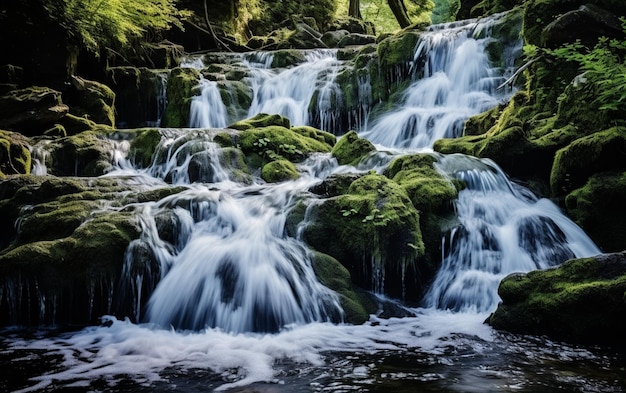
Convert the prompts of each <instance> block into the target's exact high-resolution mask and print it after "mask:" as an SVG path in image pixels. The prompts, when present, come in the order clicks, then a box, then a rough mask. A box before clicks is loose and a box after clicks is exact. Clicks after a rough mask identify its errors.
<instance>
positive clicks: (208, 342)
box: [5, 21, 607, 391]
mask: <svg viewBox="0 0 626 393" xmlns="http://www.w3.org/2000/svg"><path fill="white" fill-rule="evenodd" d="M481 28H484V26H480V25H479V22H476V21H473V22H470V23H467V24H463V25H462V26H460V27H458V26H457V27H454V28H451V27H449V26H448V27H439V28H433V29H432V30H431V31H430V32H428V33H426V34H425V37H424V39H423V40H422V41H421V43H420V45H419V47H418V48H416V62H417V61H418V59H420V58H423V57H426V62H425V64H426V66H425V70H424V78H422V79H419V80H416V81H415V82H414V83H413V84H412V85H411V86H410V88H409V89H407V91H406V93H405V94H404V96H403V99H402V102H400V103H398V109H397V110H394V111H393V112H391V113H389V114H388V115H384V116H382V117H380V118H378V119H376V120H375V121H374V122H373V126H372V127H371V128H369V129H367V130H364V131H363V132H362V135H364V136H367V137H368V138H369V139H371V140H372V141H374V142H376V143H377V144H378V146H379V149H381V150H384V149H386V148H388V149H389V150H394V151H395V152H394V153H393V154H394V155H398V154H405V153H407V152H409V153H410V152H415V151H422V150H424V149H426V150H428V148H430V147H431V146H432V143H433V141H434V140H436V139H438V138H442V137H455V136H458V135H459V134H460V131H461V125H462V123H463V121H464V120H465V119H467V118H468V117H469V116H471V115H472V114H476V113H479V112H481V111H483V110H485V109H487V108H489V107H490V106H492V105H495V104H496V103H497V102H498V101H499V100H501V99H504V98H505V97H506V96H505V95H502V96H501V95H500V94H503V93H501V92H497V91H496V90H495V87H496V86H497V85H498V84H499V83H500V82H501V80H502V73H503V70H497V69H494V68H491V66H490V65H489V64H488V62H487V57H486V55H485V52H484V39H476V38H473V36H472V32H475V31H476V30H479V29H481ZM308 56H309V57H308V58H307V62H306V63H303V64H302V65H300V66H298V67H293V68H290V69H286V70H284V71H282V72H280V73H277V72H276V71H274V70H270V69H268V68H267V67H266V66H267V64H269V63H268V61H267V58H264V59H265V61H263V62H259V63H256V65H253V66H251V67H253V69H254V71H253V73H254V75H255V77H254V84H255V86H254V89H253V90H254V92H255V93H254V101H253V103H252V106H251V108H250V114H251V115H254V114H256V113H258V112H268V113H280V114H282V115H284V116H288V117H289V118H290V119H291V122H292V124H309V121H310V119H309V118H308V116H309V113H308V105H309V101H310V99H311V96H312V94H313V92H314V91H315V89H316V88H318V87H319V84H320V77H319V76H320V74H324V76H323V77H322V78H321V80H323V81H324V83H326V85H327V86H326V87H327V88H326V89H324V90H325V91H335V90H334V89H335V87H333V79H334V72H336V66H337V60H336V58H335V57H334V55H333V54H332V52H330V51H321V52H312V53H309V55H308ZM261 64H263V65H261ZM203 83H204V85H203V86H204V87H205V88H203V93H202V95H201V96H200V97H198V98H197V99H195V100H194V101H193V102H192V111H193V114H192V117H191V120H190V122H191V125H192V126H193V127H199V128H211V127H223V126H225V125H226V124H227V123H228V122H229V121H232V120H233V119H227V115H226V113H227V112H226V110H225V108H224V107H223V104H222V105H221V106H220V105H219V104H220V103H221V100H218V97H219V92H216V89H215V86H214V85H213V84H212V83H211V82H209V81H206V82H203ZM332 94H339V93H338V92H336V91H335V93H332ZM217 101H220V102H219V103H218V102H217ZM319 102H320V105H321V106H323V109H324V111H322V112H324V113H327V114H329V113H331V112H332V111H331V109H332V108H330V107H329V106H328V102H330V100H328V99H325V98H324V99H320V100H319ZM323 122H324V123H329V124H330V123H332V122H333V118H332V116H331V115H328V117H326V118H325V119H324V120H323ZM190 135H192V136H190ZM398 149H402V150H401V151H398ZM222 153H223V152H222V150H221V149H220V148H219V147H217V145H215V144H213V143H212V142H211V134H210V132H206V133H205V132H200V131H198V132H196V134H185V135H184V134H179V133H172V134H171V135H170V137H169V138H164V140H163V141H162V145H161V151H160V153H159V154H158V155H160V156H161V157H162V159H161V160H160V161H155V162H154V163H153V164H152V165H151V166H150V167H149V168H147V169H142V170H140V169H135V168H133V167H132V165H130V164H129V163H128V162H123V161H120V163H121V164H120V168H119V171H118V172H117V173H116V172H113V173H111V174H109V176H116V175H120V176H124V177H133V178H135V179H136V182H137V183H138V184H142V185H143V186H145V187H148V188H150V187H155V186H157V187H164V186H168V185H169V184H174V185H183V186H185V187H186V190H185V191H183V192H180V193H178V194H175V195H172V196H169V197H167V198H165V199H162V200H160V201H158V202H150V203H145V204H141V205H138V206H135V207H136V208H137V209H139V210H141V212H142V226H143V230H144V234H143V236H142V238H141V239H140V240H138V241H137V242H136V243H134V244H133V245H131V247H130V248H129V258H128V260H127V263H128V269H127V270H128V271H129V272H133V273H132V274H133V275H132V277H129V278H128V279H129V282H128V288H129V291H130V293H131V296H134V298H135V299H136V301H135V302H136V304H137V306H136V307H135V310H134V315H130V316H129V317H131V318H134V321H142V323H133V322H130V321H129V320H127V321H119V320H116V319H114V318H111V317H105V319H104V322H105V324H104V326H101V327H92V328H88V329H85V330H83V331H81V332H79V333H73V334H68V335H61V336H57V337H52V338H38V339H35V340H26V339H24V340H20V339H16V340H14V341H12V342H11V343H10V345H8V349H5V350H6V351H15V352H16V353H18V352H19V351H34V352H36V351H37V350H40V349H41V350H45V351H46V352H47V353H48V354H50V355H51V356H57V355H58V356H59V359H61V360H57V363H56V366H55V367H54V369H53V370H50V371H49V372H47V373H45V374H44V375H40V376H37V377H34V378H32V380H31V381H30V382H32V383H31V384H29V386H28V387H26V388H24V389H23V390H22V391H37V390H43V389H56V388H59V389H62V388H63V387H74V388H82V389H83V390H85V391H87V390H86V389H91V388H90V386H91V383H93V381H97V380H99V381H104V384H105V385H107V386H119V384H120V383H122V382H123V381H126V380H128V379H129V378H130V379H131V380H132V383H133V386H135V388H136V389H144V388H145V389H148V390H152V389H153V388H154V387H155V386H157V387H159V389H161V390H162V391H166V390H169V389H173V388H176V385H177V384H184V383H189V381H195V379H194V378H195V377H194V375H197V374H198V373H199V374H200V375H204V376H206V378H204V377H198V382H197V386H196V385H194V386H193V387H189V386H188V387H186V388H183V390H185V391H206V390H213V389H215V390H228V389H233V390H234V391H237V388H240V387H245V386H248V385H254V384H255V383H256V384H258V383H259V382H265V383H272V384H273V387H275V389H273V388H270V390H276V391H297V390H299V391H367V390H369V389H370V388H372V387H373V386H375V385H376V384H378V383H380V382H377V381H381V380H386V381H387V383H388V381H404V382H405V383H409V384H411V383H412V384H414V386H428V384H429V383H430V384H435V386H436V384H446V383H447V382H445V381H446V380H447V379H448V378H450V379H454V378H456V379H457V381H458V380H461V382H459V386H461V387H460V388H459V389H461V390H464V391H495V390H505V391H513V390H517V389H523V388H528V387H529V386H532V384H533V381H532V377H528V376H525V375H524V373H525V369H524V368H523V367H520V366H514V365H513V366H512V365H510V364H508V363H507V362H506V360H504V359H503V360H502V363H496V364H492V365H490V366H488V365H487V366H486V364H490V362H493V361H494V360H493V357H494V356H495V358H498V357H500V356H504V355H502V354H505V353H507V351H509V356H512V355H511V353H515V354H517V355H515V356H519V357H523V356H527V348H529V347H530V346H531V344H528V343H527V344H519V343H516V342H515V339H513V340H511V339H509V338H505V337H503V336H501V335H499V334H497V333H495V332H494V331H493V330H492V329H491V328H489V327H488V326H486V325H484V324H483V321H484V320H485V318H486V317H487V315H488V314H489V313H490V312H491V311H493V310H494V308H495V306H496V305H497V302H498V301H499V299H498V297H497V293H496V290H497V285H498V283H499V282H500V280H501V279H502V278H503V277H504V276H506V275H507V274H509V273H512V272H518V271H529V270H532V269H537V268H540V269H541V268H546V267H549V266H553V265H556V264H559V263H561V262H563V261H564V260H565V259H567V258H571V257H582V256H589V255H593V254H597V253H599V250H598V249H597V247H596V246H595V245H594V244H593V243H592V242H591V241H590V240H589V239H588V238H587V237H586V236H585V235H584V233H582V231H581V230H580V229H579V228H578V227H576V226H575V225H574V224H573V223H572V222H571V221H569V220H568V219H567V218H565V217H564V216H563V215H562V214H561V213H560V212H559V211H558V209H557V207H556V206H555V205H553V204H552V203H551V202H549V201H547V200H545V199H538V198H536V197H534V196H533V195H532V194H530V192H529V191H527V190H525V189H523V188H521V187H520V186H518V185H515V184H513V183H511V182H510V181H509V180H508V179H507V177H506V175H505V174H504V173H502V172H501V170H500V169H499V168H498V167H497V165H495V163H492V162H490V161H488V160H478V159H474V158H472V157H466V156H460V155H452V156H442V157H441V158H440V159H439V161H438V164H437V165H438V167H439V169H440V170H441V172H442V173H445V174H447V175H448V176H451V177H456V178H459V179H462V180H464V181H466V183H467V184H468V188H467V189H466V190H464V191H462V192H461V193H460V195H459V199H458V201H457V203H456V209H457V213H458V218H459V221H460V223H461V224H460V225H459V227H458V228H456V229H455V230H453V231H452V232H451V233H450V235H449V237H447V238H446V239H444V240H443V246H444V247H443V248H444V252H443V255H442V268H441V270H440V271H439V273H438V274H437V277H436V278H435V281H434V283H433V285H432V287H431V290H430V291H429V293H428V295H427V297H426V299H425V305H424V308H417V309H412V310H411V311H412V312H414V313H415V314H416V316H415V317H406V318H391V319H381V318H379V317H377V316H375V315H373V316H371V319H370V321H369V322H368V323H365V324H363V325H359V326H352V325H346V324H342V323H337V322H339V321H341V319H342V310H341V309H340V306H339V304H338V301H337V297H336V295H335V294H334V293H333V292H332V291H330V290H329V289H327V288H325V287H324V286H322V285H321V284H320V283H319V282H318V281H317V279H316V278H315V275H314V273H313V270H312V267H311V260H310V257H309V252H308V250H307V246H306V244H304V243H303V242H301V241H300V240H298V239H295V238H292V237H289V236H288V235H287V234H286V230H285V223H286V220H287V217H288V213H289V212H290V210H291V209H292V208H293V207H294V206H296V204H297V203H298V202H299V201H300V200H302V198H310V195H308V193H307V192H306V191H307V189H308V188H309V187H311V186H312V185H314V184H316V183H318V182H320V181H321V180H322V179H323V178H325V177H326V176H328V175H330V174H331V173H335V172H346V171H355V170H356V169H355V168H352V167H339V166H337V164H336V163H335V162H334V160H332V159H331V158H330V157H329V156H325V155H318V156H315V157H312V158H311V159H310V160H308V161H307V162H305V163H303V164H302V165H301V166H300V168H299V169H300V171H301V177H300V179H298V180H296V181H293V182H284V183H280V184H265V183H263V182H262V181H260V180H258V179H257V180H254V181H252V182H243V183H242V182H238V181H237V177H236V176H234V175H233V174H232V173H229V171H228V170H227V169H225V168H223V167H222V166H221V165H220V164H219V163H220V154H222ZM200 158H202V160H204V161H203V162H206V163H208V164H207V167H210V169H207V171H208V172H210V175H207V177H202V181H197V182H196V183H193V182H191V180H190V169H189V168H190V165H193V162H197V160H199V159H200ZM370 169H374V170H380V168H379V167H378V166H374V164H371V165H369V166H368V164H363V165H362V166H361V167H359V169H358V171H362V172H366V171H368V170H370ZM190 183H191V184H190ZM164 215H169V217H170V218H171V219H172V222H175V223H176V225H177V226H176V228H177V230H176V234H177V238H176V239H175V240H171V239H170V241H169V242H166V241H164V240H163V239H161V238H160V237H159V236H158V229H157V226H158V224H157V220H158V219H159V218H162V217H163V216H164ZM143 246H145V247H147V248H148V249H149V250H150V252H151V255H153V259H154V262H155V263H154V265H150V264H148V265H141V264H139V265H140V266H139V268H137V266H135V264H134V263H135V261H134V260H133V256H132V255H133V254H132V251H133V249H134V247H138V249H139V248H140V247H143ZM156 282H158V284H156V287H155V288H154V292H153V293H152V296H151V297H150V299H149V300H148V302H147V308H146V309H144V310H142V309H141V307H140V305H141V303H142V300H141V296H142V290H143V289H144V288H145V286H146V285H155V283H156ZM268 332H269V333H268ZM550 345H553V346H554V351H555V352H560V353H561V356H563V357H564V358H567V359H570V360H571V361H572V362H576V361H585V362H591V363H594V362H596V361H597V362H600V360H598V359H597V358H596V356H595V355H593V354H591V353H589V352H587V351H584V350H576V349H573V348H569V347H566V346H557V345H554V344H550ZM533 351H535V353H536V355H534V356H537V357H538V358H541V357H542V356H543V357H546V358H550V357H551V356H553V354H552V352H550V351H548V352H547V353H544V352H542V351H545V348H541V346H539V347H538V348H534V349H533ZM404 356H406V357H407V358H408V359H410V361H411V362H415V367H416V370H414V371H412V372H409V373H408V374H407V373H406V372H405V373H404V374H402V372H400V371H395V369H394V368H391V371H387V372H385V371H384V370H383V369H384V367H382V366H381V364H382V363H381V362H384V361H383V360H381V359H386V358H387V357H392V358H395V357H398V358H403V357H404ZM490 358H491V359H492V360H489V359H490ZM562 361H563V362H565V361H566V360H562ZM420 364H421V365H422V366H420ZM425 366H428V367H425ZM420 367H423V368H422V369H420ZM442 367H443V368H442ZM455 367H456V368H457V369H458V370H460V371H458V372H459V373H460V374H454V373H452V372H450V371H449V370H450V369H452V368H455ZM381 370H383V371H381ZM434 370H437V371H434ZM535 371H537V370H535ZM203 373H204V374H203ZM300 378H303V379H302V380H301V379H300ZM302 381H304V382H302ZM407 381H408V382H407ZM557 382H558V381H557ZM194 383H195V382H194ZM290 384H293V386H291V387H290V386H289V385H290ZM420 384H421V385H420ZM583 385H584V386H585V387H586V388H589V387H592V388H594V389H603V388H606V387H607V385H604V384H602V383H596V384H595V385H594V383H593V381H585V382H584V383H583ZM257 386H258V385H257ZM393 386H395V385H393V384H390V385H389V389H392V390H393V389H394V388H393ZM431 386H433V385H431ZM568 386H579V385H577V384H576V383H575V382H570V385H568ZM383 389H387V388H383ZM112 390H115V389H112ZM157 390H158V389H157ZM452 390H455V389H454V388H452ZM240 391H244V390H240ZM537 391H540V390H537Z"/></svg>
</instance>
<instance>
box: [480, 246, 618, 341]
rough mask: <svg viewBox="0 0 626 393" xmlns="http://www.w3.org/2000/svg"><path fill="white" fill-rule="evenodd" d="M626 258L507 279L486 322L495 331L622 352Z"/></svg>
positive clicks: (612, 256) (593, 259)
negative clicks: (548, 338) (611, 348)
mask: <svg viewBox="0 0 626 393" xmlns="http://www.w3.org/2000/svg"><path fill="white" fill-rule="evenodd" d="M625 293H626V254H625V253H623V252H622V253H617V254H604V255H599V256H597V257H591V258H582V259H574V260H569V261H567V262H565V263H563V264H562V265H561V266H559V267H557V268H553V269H549V270H544V271H532V272H530V273H527V274H514V275H511V276H508V277H506V278H505V279H504V280H503V281H502V282H501V283H500V287H499V289H498V294H499V295H500V297H501V298H502V303H501V304H500V305H499V306H498V309H497V310H496V311H495V312H494V313H493V314H492V315H491V316H490V317H489V318H488V319H487V323H489V324H490V325H491V326H493V327H494V328H496V329H502V330H507V331H511V332H515V333H522V334H532V335H541V336H544V335H545V336H549V337H551V338H553V339H557V340H565V341H570V342H574V343H584V344H600V345H610V346H612V347H619V348H626V337H625V336H624V330H625V329H626V320H625V319H624V314H625V313H626V298H625V297H624V294H625Z"/></svg>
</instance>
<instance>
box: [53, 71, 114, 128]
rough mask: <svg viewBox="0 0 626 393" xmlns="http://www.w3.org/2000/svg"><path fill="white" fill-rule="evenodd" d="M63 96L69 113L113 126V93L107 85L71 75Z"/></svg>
mask: <svg viewBox="0 0 626 393" xmlns="http://www.w3.org/2000/svg"><path fill="white" fill-rule="evenodd" d="M64 97H65V99H66V101H67V103H68V105H69V106H70V113H71V114H73V115H75V116H78V117H84V118H86V119H89V120H92V121H93V122H94V123H96V124H104V125H106V126H109V127H113V126H115V111H114V108H115V93H114V92H113V90H111V88H110V87H108V86H107V85H105V84H103V83H100V82H96V81H91V80H87V79H84V78H81V77H78V76H74V75H72V77H71V88H70V89H68V90H67V91H66V92H65V95H64Z"/></svg>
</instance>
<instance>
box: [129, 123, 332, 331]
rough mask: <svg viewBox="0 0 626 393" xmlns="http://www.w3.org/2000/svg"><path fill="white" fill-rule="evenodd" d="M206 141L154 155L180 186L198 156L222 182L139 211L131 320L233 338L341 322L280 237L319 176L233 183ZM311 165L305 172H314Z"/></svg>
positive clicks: (298, 251)
mask: <svg viewBox="0 0 626 393" xmlns="http://www.w3.org/2000/svg"><path fill="white" fill-rule="evenodd" d="M192 134H193V133H192ZM210 135H211V134H210V133H207V132H198V133H196V134H195V135H193V136H192V137H190V136H189V134H188V133H181V134H180V135H178V136H176V135H174V136H172V137H170V138H164V139H163V141H162V143H161V145H160V146H159V151H158V152H157V153H156V156H163V157H164V158H163V159H162V160H161V161H162V162H159V161H158V160H156V161H155V162H154V163H153V165H152V167H151V168H148V169H147V170H146V172H147V174H149V175H150V176H154V177H157V178H161V179H163V180H169V181H171V182H172V183H174V184H189V183H190V182H189V178H188V172H189V165H190V162H191V161H192V160H193V157H194V152H200V153H201V154H204V155H207V156H208V158H209V159H208V161H209V162H210V166H211V167H212V172H213V173H215V174H216V175H215V176H213V177H211V178H210V179H206V183H204V182H203V183H195V184H193V185H190V186H189V188H188V189H187V190H186V191H183V192H180V193H178V194H175V195H173V196H170V197H168V198H165V199H162V200H161V201H159V202H153V203H148V204H145V205H144V206H143V207H142V209H141V211H142V229H143V230H142V233H143V236H142V238H141V239H140V240H139V241H136V242H134V243H133V244H132V245H131V247H129V249H128V251H127V256H126V258H127V260H126V262H125V267H124V270H125V272H127V273H129V274H127V276H126V280H127V283H126V285H125V287H126V288H127V291H128V293H129V295H130V296H132V297H133V299H134V301H133V302H132V303H133V314H134V318H135V320H137V321H139V320H141V319H142V315H145V318H144V319H145V320H146V321H148V322H150V323H154V324H157V325H160V326H164V327H169V326H174V327H175V328H177V329H193V330H199V329H205V328H220V329H223V330H225V331H229V332H251V331H256V332H266V331H272V332H274V331H278V330H280V329H281V328H283V327H285V326H288V325H290V324H305V323H309V322H315V321H319V322H321V321H331V320H332V321H340V320H341V319H342V316H341V315H342V310H341V307H340V306H339V303H338V300H337V298H336V295H335V294H334V293H333V292H332V291H330V290H329V289H327V288H326V287H324V286H322V285H321V284H320V283H319V282H318V281H317V279H316V276H315V274H314V272H313V269H312V266H311V260H310V259H309V253H308V250H307V248H306V246H305V245H304V243H302V242H301V241H299V240H297V239H294V238H291V237H288V236H286V235H285V233H284V227H285V221H286V218H287V215H288V213H289V211H290V210H291V208H292V207H293V205H294V204H295V203H296V202H297V201H298V200H299V199H298V198H297V195H298V194H300V193H301V192H303V191H304V190H305V189H306V188H307V187H308V186H310V185H311V184H312V182H314V181H315V179H314V178H312V177H309V176H303V179H302V181H300V182H299V183H296V184H291V183H285V184H278V185H265V184H253V185H249V186H248V185H244V184H238V183H236V182H232V181H230V180H229V179H228V171H227V170H226V169H224V168H222V167H221V164H220V161H221V160H220V149H219V147H218V146H217V145H216V144H215V143H213V142H210V141H209V140H208V139H209V137H210ZM195 154H198V153H195ZM314 165H315V164H313V166H312V167H311V169H309V171H311V172H314V171H315V170H314V169H313V167H314ZM318 165H319V164H318ZM219 174H221V175H219ZM164 217H166V222H168V223H170V224H168V225H169V226H170V227H171V226H172V225H173V229H172V231H174V232H175V233H176V234H177V236H178V238H177V239H175V240H169V241H166V240H164V239H163V238H166V239H168V238H170V237H171V236H172V235H163V234H162V233H160V232H159V229H158V227H159V225H158V224H157V221H161V222H162V221H163V220H164ZM161 227H162V225H161ZM161 232H163V230H161ZM144 249H148V250H149V252H148V253H147V254H148V255H149V257H147V259H148V260H149V261H146V252H144V251H143V250H144ZM133 258H134V259H133ZM155 274H156V275H159V274H160V278H159V277H155ZM144 281H146V283H147V285H148V286H149V287H150V289H154V291H153V292H152V294H151V296H150V299H149V301H148V303H147V309H146V310H145V312H144V311H142V310H140V309H139V308H140V305H141V298H142V296H143V294H144V293H145V292H146V290H145V289H144V288H143V286H144V284H146V283H144ZM157 282H158V284H156V283H157ZM155 284H156V286H155ZM150 292H151V291H147V293H150Z"/></svg>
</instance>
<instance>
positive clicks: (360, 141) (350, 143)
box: [331, 131, 376, 165]
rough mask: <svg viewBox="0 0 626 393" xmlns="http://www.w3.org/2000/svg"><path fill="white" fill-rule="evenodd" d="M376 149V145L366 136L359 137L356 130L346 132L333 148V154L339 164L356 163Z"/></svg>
mask: <svg viewBox="0 0 626 393" xmlns="http://www.w3.org/2000/svg"><path fill="white" fill-rule="evenodd" d="M374 151H376V147H374V145H373V144H372V143H371V142H370V141H368V140H367V139H365V138H359V136H358V134H357V133H356V132H355V131H348V132H347V133H346V134H344V135H343V136H342V137H341V138H340V139H339V141H337V144H336V145H335V147H333V149H332V152H331V154H332V156H333V157H335V158H336V159H337V162H338V163H339V165H356V164H358V162H359V161H360V160H361V159H362V158H363V157H364V156H366V155H368V154H369V153H372V152H374Z"/></svg>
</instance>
